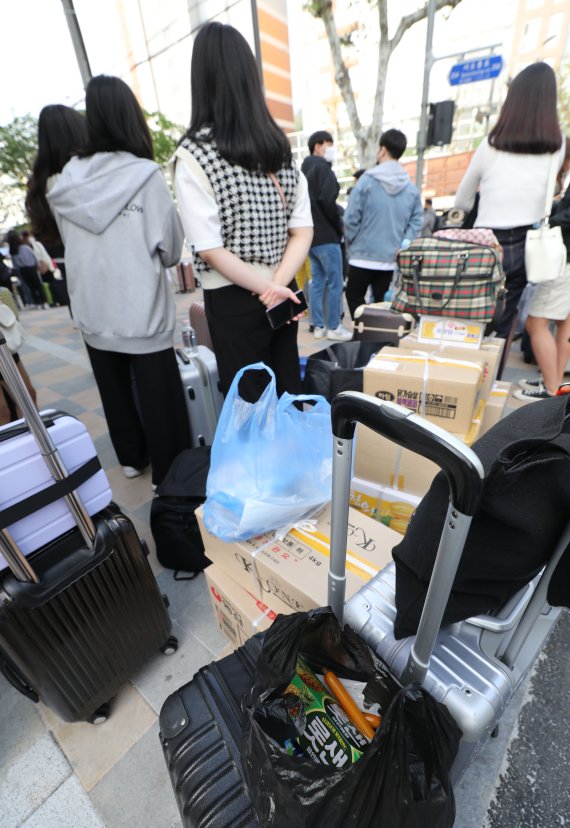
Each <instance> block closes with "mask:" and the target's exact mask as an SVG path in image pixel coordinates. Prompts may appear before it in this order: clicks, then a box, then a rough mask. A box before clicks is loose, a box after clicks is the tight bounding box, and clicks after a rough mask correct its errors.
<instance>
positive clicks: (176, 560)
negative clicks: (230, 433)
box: [150, 446, 211, 580]
mask: <svg viewBox="0 0 570 828" xmlns="http://www.w3.org/2000/svg"><path fill="white" fill-rule="evenodd" d="M209 468H210V446H200V447H199V448H193V449H187V450H186V451H182V452H181V453H180V454H179V455H178V457H177V458H176V459H175V460H174V462H173V463H172V465H171V466H170V468H169V470H168V473H167V475H166V477H165V478H164V480H163V481H162V483H161V484H160V486H158V488H157V490H156V496H155V497H154V499H153V501H152V505H151V508H150V528H151V531H152V536H153V538H154V542H155V544H156V554H157V557H158V560H159V561H160V563H161V564H162V566H165V567H166V568H167V569H174V570H175V571H174V577H175V578H176V580H192V579H193V578H195V577H196V575H197V574H198V573H199V572H202V570H203V569H205V568H206V567H207V566H209V565H210V564H211V561H210V560H208V558H207V557H206V556H205V555H204V544H203V543H202V538H201V535H200V530H199V528H198V521H197V520H196V515H195V514H194V513H195V511H196V509H197V508H198V506H200V505H201V504H202V503H203V502H204V501H205V499H206V480H207V478H208V470H209ZM179 572H185V573H191V574H189V575H184V576H179V574H178V573H179Z"/></svg>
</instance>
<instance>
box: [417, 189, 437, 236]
mask: <svg viewBox="0 0 570 828" xmlns="http://www.w3.org/2000/svg"><path fill="white" fill-rule="evenodd" d="M436 228H437V214H436V212H435V210H434V209H433V201H432V200H431V198H426V200H425V201H424V215H423V219H422V229H421V231H420V236H421V237H422V238H427V237H428V236H433V234H434V233H435V231H436Z"/></svg>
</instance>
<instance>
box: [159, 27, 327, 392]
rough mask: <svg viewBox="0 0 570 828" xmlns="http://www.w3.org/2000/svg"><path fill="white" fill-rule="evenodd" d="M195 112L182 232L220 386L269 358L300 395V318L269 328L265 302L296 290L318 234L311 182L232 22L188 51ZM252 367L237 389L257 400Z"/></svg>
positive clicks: (183, 176)
mask: <svg viewBox="0 0 570 828" xmlns="http://www.w3.org/2000/svg"><path fill="white" fill-rule="evenodd" d="M191 87H192V90H191V91H192V117H191V122H190V127H189V129H188V131H187V133H186V135H185V137H184V138H183V140H182V141H181V143H180V145H179V147H178V149H177V151H176V153H175V157H174V159H173V167H174V184H175V189H176V195H177V199H178V208H179V212H180V216H181V218H182V224H183V226H184V230H185V234H186V240H187V242H188V244H189V245H190V246H191V247H192V250H193V253H194V266H195V269H196V271H197V274H198V277H199V279H200V282H201V284H202V287H203V289H204V303H205V308H206V316H207V319H208V323H209V326H210V332H211V335H212V341H213V343H214V350H215V352H216V358H217V361H218V368H219V373H220V382H221V386H222V390H223V391H224V393H227V391H228V389H229V386H230V384H231V381H232V379H233V377H234V376H235V374H236V372H237V371H238V370H239V369H240V368H242V367H243V366H245V365H249V364H251V363H254V362H260V361H261V362H265V363H266V364H267V365H269V366H270V367H271V368H272V369H273V370H274V371H275V374H276V377H277V390H278V392H279V394H281V393H282V392H283V391H289V392H290V393H299V392H300V390H301V380H300V376H299V355H298V351H297V322H296V321H295V322H292V323H291V324H289V325H285V326H283V327H282V328H279V329H277V330H273V328H271V326H270V325H269V322H268V320H267V317H266V313H265V310H266V308H267V307H270V306H271V305H274V304H276V303H278V302H281V301H283V300H285V299H288V298H293V299H294V300H295V301H296V297H294V294H293V290H294V289H296V283H295V280H294V277H295V274H296V273H297V271H298V270H299V268H300V267H301V266H302V264H303V262H304V261H305V258H306V255H307V251H308V249H309V245H310V243H311V239H312V234H313V231H312V225H313V222H312V217H311V207H310V202H309V198H308V192H307V182H306V180H305V178H304V176H303V175H302V174H301V173H300V172H299V171H298V169H297V168H296V166H295V164H294V162H293V160H292V155H291V147H290V144H289V141H288V140H287V138H286V137H285V135H284V133H283V132H282V131H281V129H280V128H279V127H278V126H277V124H276V123H275V121H274V120H273V118H272V117H271V115H270V113H269V110H268V109H267V106H266V103H265V100H264V97H263V90H262V87H261V82H260V78H259V71H258V68H257V64H256V62H255V58H254V56H253V54H252V52H251V50H250V48H249V46H248V44H247V42H246V40H245V39H244V38H243V36H242V35H241V34H240V33H239V32H238V31H237V30H236V29H234V28H233V27H232V26H227V25H223V24H221V23H209V24H207V25H206V26H204V27H203V28H202V29H201V30H200V32H199V33H198V35H197V37H196V40H195V42H194V48H193V52H192V70H191ZM255 377H256V375H249V376H246V378H245V383H242V384H241V385H240V392H241V394H242V396H243V395H245V397H246V398H249V399H250V400H252V401H253V399H256V397H257V395H258V393H259V388H258V387H256V386H257V383H256V381H255Z"/></svg>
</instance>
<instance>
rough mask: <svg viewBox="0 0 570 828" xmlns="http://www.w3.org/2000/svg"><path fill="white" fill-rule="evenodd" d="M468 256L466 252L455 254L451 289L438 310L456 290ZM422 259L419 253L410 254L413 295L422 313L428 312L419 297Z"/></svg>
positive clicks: (449, 300) (442, 308)
mask: <svg viewBox="0 0 570 828" xmlns="http://www.w3.org/2000/svg"><path fill="white" fill-rule="evenodd" d="M468 258H469V256H468V254H467V253H458V254H457V266H456V268H455V275H454V277H453V285H452V286H451V290H450V292H449V296H448V298H447V302H444V303H443V305H442V306H441V308H439V310H444V308H446V307H447V306H448V305H449V303H450V302H451V300H452V299H453V297H454V296H455V291H456V290H457V287H458V285H459V282H460V281H461V277H462V276H463V274H464V273H465V268H466V267H467V259H468ZM422 260H423V256H420V255H413V256H412V279H413V283H414V292H415V295H416V300H417V302H418V305H419V306H420V309H421V310H422V311H423V313H429V311H428V310H427V308H426V307H425V306H424V303H423V302H422V297H421V294H420V272H421V263H422Z"/></svg>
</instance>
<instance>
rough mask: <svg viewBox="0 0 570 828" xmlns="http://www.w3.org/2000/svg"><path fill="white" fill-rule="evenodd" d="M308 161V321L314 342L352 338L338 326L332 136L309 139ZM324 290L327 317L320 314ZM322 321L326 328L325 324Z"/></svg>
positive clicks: (317, 135)
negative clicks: (310, 226) (311, 231)
mask: <svg viewBox="0 0 570 828" xmlns="http://www.w3.org/2000/svg"><path fill="white" fill-rule="evenodd" d="M309 152H310V153H311V154H310V156H309V157H308V158H305V160H304V161H303V164H302V166H301V170H302V172H303V173H304V174H305V176H306V178H307V181H308V183H309V197H310V199H311V211H312V214H313V224H314V235H313V242H312V244H311V248H310V250H309V260H310V262H311V320H312V322H313V325H314V336H315V339H324V338H325V337H326V338H327V339H334V340H341V341H342V340H346V339H352V333H351V332H350V331H347V330H346V328H343V327H342V325H341V324H340V315H341V307H342V253H341V248H340V240H341V237H342V226H341V219H340V214H339V210H338V207H337V204H336V199H337V196H338V193H339V189H340V188H339V186H338V181H337V180H336V176H335V174H334V173H333V171H332V167H331V165H332V162H333V161H334V157H335V150H334V146H333V137H332V135H331V134H330V133H329V132H325V131H324V130H320V131H319V132H314V133H313V134H312V135H311V137H310V138H309ZM325 288H327V290H328V294H327V318H326V320H325V318H324V313H323V299H324V293H325ZM325 322H326V325H325Z"/></svg>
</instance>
